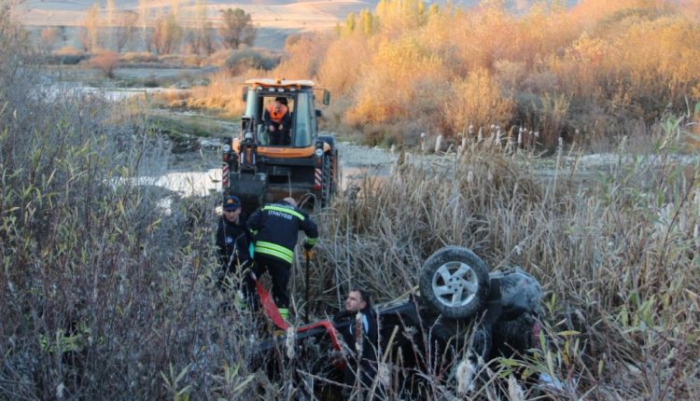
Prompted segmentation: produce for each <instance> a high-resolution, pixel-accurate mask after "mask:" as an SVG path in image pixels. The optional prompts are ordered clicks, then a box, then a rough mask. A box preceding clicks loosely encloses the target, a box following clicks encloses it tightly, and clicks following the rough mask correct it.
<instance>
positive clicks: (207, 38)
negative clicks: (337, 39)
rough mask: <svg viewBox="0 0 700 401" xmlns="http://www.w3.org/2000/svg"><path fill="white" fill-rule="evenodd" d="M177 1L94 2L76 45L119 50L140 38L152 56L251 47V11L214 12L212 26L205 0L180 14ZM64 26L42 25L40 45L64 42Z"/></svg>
mask: <svg viewBox="0 0 700 401" xmlns="http://www.w3.org/2000/svg"><path fill="white" fill-rule="evenodd" d="M178 4H179V3H178V2H177V1H173V2H172V4H171V5H170V6H165V7H163V8H159V9H153V8H149V7H148V6H147V3H146V1H145V0H140V1H139V7H138V9H136V10H130V9H129V10H118V9H116V7H115V4H114V0H108V1H107V4H106V8H104V9H102V8H100V7H99V6H98V5H97V4H94V5H93V6H92V7H90V9H88V10H87V11H86V13H85V19H84V21H83V24H82V25H81V26H80V27H79V28H78V38H77V41H78V43H79V46H80V50H81V51H83V52H85V53H93V52H95V51H96V50H110V51H115V52H117V53H121V52H123V51H126V50H128V49H134V48H135V47H136V45H137V42H138V41H140V43H141V44H142V47H143V49H144V50H146V51H148V52H151V53H154V54H156V55H166V54H175V53H189V54H196V55H205V56H208V55H211V54H212V53H214V52H215V51H216V50H218V49H219V48H225V49H234V50H236V49H238V48H239V47H240V46H242V45H248V46H251V45H252V44H253V42H254V41H255V37H256V34H257V28H256V27H255V24H254V22H253V19H252V16H251V15H250V14H248V13H246V12H245V10H243V9H241V8H235V9H232V8H228V9H225V10H220V11H219V17H220V21H221V22H220V23H219V24H217V26H214V24H213V23H212V21H211V20H210V18H209V16H208V12H207V4H206V0H196V1H195V6H194V12H191V13H187V14H186V13H183V12H181V11H180V9H179V5H178ZM66 36H67V35H66V28H65V27H55V26H53V27H46V28H44V29H42V30H41V31H40V33H39V41H40V46H41V50H42V51H43V52H44V53H47V54H48V53H50V52H51V51H53V50H54V48H55V47H56V45H57V44H58V43H59V42H60V41H66V40H67V37H66Z"/></svg>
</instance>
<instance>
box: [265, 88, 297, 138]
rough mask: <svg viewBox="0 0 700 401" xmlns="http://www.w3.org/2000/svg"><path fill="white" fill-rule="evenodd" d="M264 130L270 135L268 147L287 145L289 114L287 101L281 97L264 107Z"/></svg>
mask: <svg viewBox="0 0 700 401" xmlns="http://www.w3.org/2000/svg"><path fill="white" fill-rule="evenodd" d="M263 120H264V123H265V128H266V129H267V132H269V134H270V145H273V146H279V145H286V144H289V143H290V142H291V141H290V138H288V136H289V128H290V123H291V114H290V113H289V107H288V106H287V99H286V98H283V97H278V98H275V101H274V102H272V103H270V104H269V105H267V107H265V115H264V117H263Z"/></svg>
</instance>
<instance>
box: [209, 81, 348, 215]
mask: <svg viewBox="0 0 700 401" xmlns="http://www.w3.org/2000/svg"><path fill="white" fill-rule="evenodd" d="M319 90H322V89H318V88H316V87H315V84H314V83H313V82H312V81H308V80H273V79H250V80H247V81H246V87H245V89H244V91H243V93H242V95H243V100H245V102H246V109H245V112H244V115H243V116H242V118H241V121H242V122H241V135H240V136H239V137H238V138H232V139H231V140H230V144H229V146H227V147H226V146H225V148H224V164H225V165H224V167H223V168H224V175H223V180H222V182H223V190H224V193H225V194H229V193H230V194H234V195H237V196H238V197H239V198H241V200H242V201H243V206H244V210H245V209H247V210H248V211H250V210H251V209H254V207H257V206H259V205H261V204H263V203H265V202H269V201H274V200H278V199H281V198H283V197H286V196H292V197H295V198H297V199H300V198H303V197H308V198H309V199H310V202H308V204H310V205H314V206H316V205H321V206H326V205H328V204H329V203H330V199H331V197H332V195H333V194H334V192H335V190H336V186H337V178H338V168H337V156H338V151H337V149H336V146H335V138H334V137H333V136H332V135H320V134H319V132H318V118H319V117H321V116H322V113H321V110H317V109H316V106H315V105H316V94H315V92H317V91H319ZM276 100H279V101H280V103H281V104H283V105H285V106H286V107H287V109H288V113H289V117H288V119H286V120H285V121H286V124H284V129H283V130H282V134H283V136H282V137H281V138H280V137H279V136H278V135H280V132H278V131H279V130H278V129H275V131H272V130H270V125H271V124H270V123H269V121H268V122H267V123H266V120H265V111H266V109H268V107H269V106H271V105H273V104H274V103H275V101H276ZM329 102H330V93H329V92H328V91H327V90H323V97H322V103H323V104H324V105H328V104H329ZM271 110H274V114H275V117H276V118H279V114H277V113H278V111H279V109H276V108H271ZM246 200H248V202H246ZM247 205H249V206H248V207H246V206H247Z"/></svg>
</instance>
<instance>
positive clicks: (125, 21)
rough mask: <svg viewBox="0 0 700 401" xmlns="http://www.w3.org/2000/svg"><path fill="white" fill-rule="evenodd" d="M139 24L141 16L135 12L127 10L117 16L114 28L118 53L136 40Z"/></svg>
mask: <svg viewBox="0 0 700 401" xmlns="http://www.w3.org/2000/svg"><path fill="white" fill-rule="evenodd" d="M138 22H139V14H138V13H137V12H135V11H131V10H127V11H124V12H122V13H120V14H119V15H118V16H117V19H116V26H115V27H114V42H115V43H114V45H115V46H116V48H117V52H118V53H119V52H121V51H122V50H123V49H124V48H125V47H126V45H128V44H129V43H130V42H131V41H132V40H133V39H134V36H135V35H136V30H137V29H138V28H137V25H138Z"/></svg>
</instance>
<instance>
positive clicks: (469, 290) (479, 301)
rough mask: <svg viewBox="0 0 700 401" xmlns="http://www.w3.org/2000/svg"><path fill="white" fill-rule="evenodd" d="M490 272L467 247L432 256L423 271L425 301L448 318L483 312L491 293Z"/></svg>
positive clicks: (447, 248)
mask: <svg viewBox="0 0 700 401" xmlns="http://www.w3.org/2000/svg"><path fill="white" fill-rule="evenodd" d="M489 283H490V281H489V271H488V268H487V267H486V263H484V261H483V260H481V258H479V257H478V256H476V255H475V254H474V252H472V251H471V250H469V249H467V248H462V247H457V246H449V247H445V248H442V249H440V250H438V251H437V252H435V253H434V254H432V255H431V256H430V257H429V258H428V260H426V261H425V263H423V267H422V268H421V272H420V281H419V287H420V293H421V298H422V299H423V300H424V301H425V302H426V303H427V304H428V306H430V307H432V308H433V309H435V310H436V311H437V312H439V313H440V314H442V315H443V316H445V317H448V318H453V319H464V318H469V317H472V316H474V315H475V314H476V313H478V312H480V311H481V310H482V309H483V307H484V305H485V303H486V298H487V297H488V293H489Z"/></svg>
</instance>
